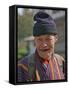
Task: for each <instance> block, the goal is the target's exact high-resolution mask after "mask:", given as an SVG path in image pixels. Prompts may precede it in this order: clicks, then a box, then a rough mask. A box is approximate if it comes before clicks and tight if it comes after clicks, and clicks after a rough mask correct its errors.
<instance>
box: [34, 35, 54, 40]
mask: <svg viewBox="0 0 69 90" xmlns="http://www.w3.org/2000/svg"><path fill="white" fill-rule="evenodd" d="M54 37H55V36H54V35H41V36H36V37H35V38H37V39H39V38H54Z"/></svg>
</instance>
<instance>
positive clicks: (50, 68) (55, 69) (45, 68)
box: [17, 53, 64, 82]
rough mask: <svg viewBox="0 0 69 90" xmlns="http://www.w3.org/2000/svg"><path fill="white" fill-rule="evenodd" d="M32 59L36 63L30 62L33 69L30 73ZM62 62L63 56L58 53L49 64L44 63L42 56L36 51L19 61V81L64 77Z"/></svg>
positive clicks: (59, 78)
mask: <svg viewBox="0 0 69 90" xmlns="http://www.w3.org/2000/svg"><path fill="white" fill-rule="evenodd" d="M31 56H32V58H31ZM31 60H32V61H33V60H34V64H30V67H31V69H32V70H33V71H32V73H29V62H31ZM62 62H63V58H62V57H61V56H60V55H58V54H54V59H53V60H50V61H49V63H48V64H46V63H42V58H40V57H39V55H38V54H37V53H34V54H32V55H30V56H27V57H25V58H24V59H22V60H19V61H18V67H17V71H18V80H17V81H18V82H26V81H44V80H61V79H64V73H63V68H62ZM30 76H31V77H30Z"/></svg>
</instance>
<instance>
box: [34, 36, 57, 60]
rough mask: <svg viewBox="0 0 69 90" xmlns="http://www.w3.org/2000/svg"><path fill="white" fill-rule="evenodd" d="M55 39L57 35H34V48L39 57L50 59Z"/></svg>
mask: <svg viewBox="0 0 69 90" xmlns="http://www.w3.org/2000/svg"><path fill="white" fill-rule="evenodd" d="M57 39H58V37H57V35H41V36H36V37H35V44H36V49H37V52H38V54H39V56H40V57H41V58H43V59H48V60H50V59H51V56H52V55H53V54H54V48H55V43H56V42H57Z"/></svg>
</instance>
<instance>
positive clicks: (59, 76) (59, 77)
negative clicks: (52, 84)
mask: <svg viewBox="0 0 69 90" xmlns="http://www.w3.org/2000/svg"><path fill="white" fill-rule="evenodd" d="M54 61H55V64H56V68H57V72H58V79H61V75H60V70H59V66H58V62H57V60H56V59H55V58H54Z"/></svg>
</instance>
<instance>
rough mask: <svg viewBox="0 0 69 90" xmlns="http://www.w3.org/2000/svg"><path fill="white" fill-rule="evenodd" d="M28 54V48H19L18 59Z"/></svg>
mask: <svg viewBox="0 0 69 90" xmlns="http://www.w3.org/2000/svg"><path fill="white" fill-rule="evenodd" d="M26 55H27V49H26V48H25V47H24V48H18V60H19V59H21V58H23V57H25V56H26Z"/></svg>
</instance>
